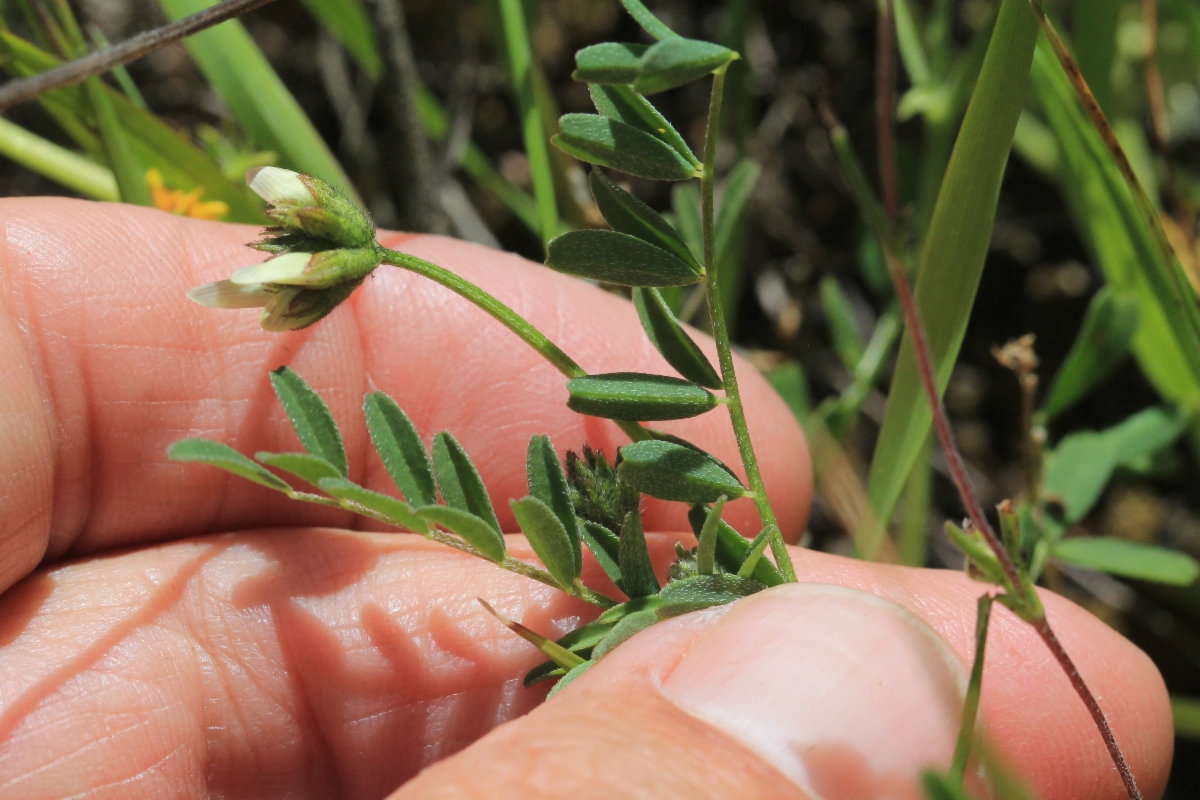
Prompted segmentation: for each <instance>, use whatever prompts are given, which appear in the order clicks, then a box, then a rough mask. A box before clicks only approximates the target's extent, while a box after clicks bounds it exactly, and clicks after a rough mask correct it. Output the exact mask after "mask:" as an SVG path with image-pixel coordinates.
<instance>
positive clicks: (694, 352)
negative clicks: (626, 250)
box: [633, 245, 725, 389]
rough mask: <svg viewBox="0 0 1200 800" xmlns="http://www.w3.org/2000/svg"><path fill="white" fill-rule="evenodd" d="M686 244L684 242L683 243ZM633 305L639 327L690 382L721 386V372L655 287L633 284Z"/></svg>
mask: <svg viewBox="0 0 1200 800" xmlns="http://www.w3.org/2000/svg"><path fill="white" fill-rule="evenodd" d="M685 247H686V245H685ZM633 305H634V308H636V309H637V312H638V319H639V320H641V323H642V330H644V331H645V332H646V337H647V338H648V339H649V340H650V342H651V344H653V345H654V349H656V350H658V352H659V353H661V354H662V357H663V358H665V359H666V360H667V363H668V364H670V365H671V366H672V367H674V368H675V370H676V371H677V372H678V373H679V374H680V375H682V376H683V377H685V378H687V379H688V380H689V381H691V382H692V383H697V384H699V385H701V386H705V387H707V388H709V389H723V388H725V384H724V382H723V381H722V380H721V376H720V375H718V374H717V371H716V370H715V369H713V365H712V364H711V363H710V362H709V360H708V358H707V357H705V355H704V353H702V352H700V348H699V347H697V346H696V343H695V342H694V341H692V337H690V336H688V334H687V331H685V330H684V329H683V326H682V325H680V324H679V320H677V319H675V315H674V314H672V313H671V309H670V307H669V306H668V305H667V301H666V300H664V299H663V296H662V295H661V294H660V293H659V291H658V290H657V289H650V288H642V287H637V288H635V289H634V290H633Z"/></svg>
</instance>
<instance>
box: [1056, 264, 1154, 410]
mask: <svg viewBox="0 0 1200 800" xmlns="http://www.w3.org/2000/svg"><path fill="white" fill-rule="evenodd" d="M1138 316H1139V315H1138V304H1137V300H1136V299H1134V297H1133V296H1131V295H1127V294H1122V293H1120V292H1117V291H1114V290H1113V289H1112V288H1111V287H1108V286H1105V287H1104V288H1102V289H1101V290H1100V291H1099V292H1097V293H1096V296H1095V297H1093V298H1092V302H1091V303H1090V304H1089V305H1088V310H1087V314H1086V315H1085V316H1084V318H1083V325H1082V326H1081V327H1080V329H1079V335H1078V336H1077V337H1075V343H1074V344H1072V345H1071V351H1070V352H1069V353H1067V357H1066V359H1065V360H1064V361H1063V364H1062V366H1061V367H1060V368H1059V370H1058V374H1057V375H1055V376H1054V383H1053V384H1051V385H1050V391H1049V392H1048V393H1047V396H1046V402H1045V404H1044V405H1043V407H1042V413H1043V414H1045V415H1046V418H1047V419H1053V418H1054V417H1056V416H1058V415H1059V414H1061V413H1062V412H1063V411H1066V410H1067V409H1068V408H1070V407H1071V406H1073V405H1075V403H1077V402H1078V401H1079V400H1080V399H1081V398H1082V397H1083V396H1084V395H1086V394H1087V393H1088V392H1090V391H1091V390H1092V389H1093V388H1095V387H1096V385H1097V384H1098V383H1100V381H1102V380H1104V379H1105V378H1106V377H1108V375H1109V373H1110V372H1112V370H1113V368H1114V367H1116V365H1117V363H1118V362H1120V360H1121V359H1122V358H1124V357H1125V354H1126V353H1127V352H1129V344H1130V342H1131V341H1132V340H1133V335H1134V333H1135V332H1136V331H1137V326H1138Z"/></svg>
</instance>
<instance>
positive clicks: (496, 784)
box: [394, 584, 1170, 800]
mask: <svg viewBox="0 0 1200 800" xmlns="http://www.w3.org/2000/svg"><path fill="white" fill-rule="evenodd" d="M879 588H882V587H876V590H878V589H879ZM941 588H942V589H943V590H949V591H941V592H939V591H938V590H937V589H935V590H934V592H933V593H934V594H935V595H936V594H939V593H940V594H943V595H954V594H955V593H956V590H955V589H954V588H953V587H952V586H944V587H941ZM926 599H928V598H926ZM1068 605H1069V604H1066V603H1061V604H1060V603H1054V604H1052V607H1054V608H1055V609H1056V610H1061V609H1060V606H1061V607H1065V606H1068ZM928 607H932V608H934V609H937V604H936V603H934V604H933V605H932V606H927V608H928ZM1070 608H1071V609H1073V611H1068V612H1067V613H1066V614H1065V615H1062V614H1060V615H1059V616H1065V617H1066V618H1068V619H1069V620H1072V621H1073V620H1074V616H1073V615H1074V614H1076V613H1077V614H1078V615H1079V616H1080V617H1081V618H1083V617H1085V616H1086V615H1085V614H1084V612H1082V611H1081V610H1080V609H1077V608H1075V607H1074V606H1070ZM933 613H934V614H940V615H942V616H943V618H944V617H945V616H946V614H947V612H946V610H945V607H944V606H943V607H942V609H941V610H934V611H933ZM1006 614H1007V612H999V611H998V612H997V616H998V617H1000V616H1002V615H1006ZM962 616H963V615H960V619H959V622H960V623H961V622H964V621H966V620H965V619H962V618H961V617H962ZM994 625H995V628H994V629H993V646H995V645H999V646H997V647H996V649H995V650H994V651H991V652H993V653H995V654H997V655H998V656H999V657H998V658H997V659H994V660H993V661H992V662H990V663H989V670H988V673H993V672H995V671H996V670H997V669H1000V670H1004V669H1012V668H1014V667H1016V666H1017V664H1018V660H1017V659H1016V658H1012V657H1011V655H1010V653H1011V650H1012V648H1011V646H1009V645H1010V643H1011V642H1012V641H1018V642H1019V641H1020V638H1021V636H1022V635H1024V634H1023V633H1022V632H1021V631H1022V627H1023V626H1022V625H1021V623H1019V622H1017V621H1016V620H1015V619H1013V618H1011V617H1009V618H1007V619H1002V618H998V619H995V620H994ZM651 631H652V632H651V633H643V634H641V635H639V636H637V637H635V638H634V639H633V640H631V641H630V642H629V643H627V644H626V645H623V646H622V647H621V648H619V649H617V650H616V651H615V652H614V653H613V654H612V655H611V656H609V657H607V658H605V659H604V660H603V661H601V662H600V663H599V664H598V665H597V666H596V667H595V668H594V669H591V670H589V671H588V672H587V673H586V674H585V675H583V676H581V677H580V678H579V679H578V681H576V682H575V683H574V684H573V685H572V686H570V687H568V688H566V689H565V690H564V691H563V693H562V694H561V695H559V696H557V697H555V698H553V699H551V700H550V701H549V702H547V703H546V704H545V705H543V706H542V707H540V708H539V709H537V710H536V711H534V712H533V713H531V714H530V715H528V716H527V717H524V718H522V719H520V720H517V721H514V722H512V723H509V724H507V725H504V726H502V727H500V728H498V729H496V730H495V731H493V732H492V733H491V734H489V735H488V736H485V737H484V738H483V739H481V740H480V741H479V742H477V743H476V744H475V745H473V746H472V747H470V748H468V749H466V750H464V751H463V752H461V753H459V754H458V755H457V756H455V757H453V758H450V759H447V760H446V761H443V762H441V763H439V764H437V765H435V766H434V767H432V768H430V769H428V770H427V771H425V772H424V773H422V774H421V775H420V776H418V777H417V778H416V779H415V780H414V781H412V782H411V783H409V784H408V785H407V786H405V787H404V788H403V789H402V790H401V791H400V792H398V793H397V794H396V795H394V797H396V798H405V799H408V798H435V797H436V798H462V797H480V798H483V797H488V798H507V797H512V798H517V797H520V798H533V797H573V798H611V797H622V798H642V797H645V798H655V799H656V800H663V799H664V798H714V800H715V799H716V798H729V797H738V798H758V797H762V798H767V797H770V798H791V797H796V798H801V797H816V798H827V799H828V800H848V799H849V798H880V800H884V799H885V798H886V799H887V800H892V799H893V798H894V799H895V800H899V799H900V798H919V797H921V796H922V794H921V791H920V788H919V775H920V772H921V771H922V769H924V768H930V767H932V768H937V769H941V770H945V769H946V768H947V767H948V766H949V764H950V760H951V756H952V754H953V750H954V745H955V739H956V736H957V732H958V725H959V717H960V714H961V710H962V695H963V691H964V689H965V684H966V668H965V666H966V663H967V662H966V659H965V656H966V655H968V654H965V653H959V652H956V651H955V649H954V647H953V646H952V645H951V644H950V643H949V641H948V640H947V638H943V636H942V635H941V634H939V633H938V632H936V631H935V630H934V629H933V627H931V626H930V625H929V624H927V623H926V622H925V621H923V620H922V619H919V618H918V617H917V616H915V615H914V614H913V613H911V612H909V611H907V610H905V609H903V608H901V607H900V606H898V605H896V604H895V603H893V602H891V601H890V600H886V599H884V598H883V597H880V596H878V594H869V593H867V592H863V591H860V590H858V589H851V588H846V587H842V586H834V585H830V584H799V585H791V586H786V587H779V588H777V589H773V590H771V591H769V592H764V593H762V594H758V595H754V596H753V597H750V598H748V599H746V600H744V601H742V602H740V603H738V604H736V605H735V606H733V607H724V608H720V609H712V610H710V611H708V612H701V613H697V614H691V615H688V616H685V617H680V618H677V619H674V620H671V621H668V622H666V623H663V624H661V625H658V626H655V627H654V628H652V629H651ZM1084 633H1085V635H1086V636H1088V637H1089V639H1090V640H1091V644H1092V646H1091V647H1085V648H1081V649H1082V650H1083V651H1084V652H1085V653H1086V654H1087V658H1086V660H1087V661H1091V660H1092V659H1094V658H1095V657H1096V656H1097V655H1100V654H1104V655H1103V657H1105V658H1107V659H1109V661H1108V664H1107V667H1108V668H1107V669H1099V670H1097V669H1091V670H1085V667H1086V666H1087V665H1086V664H1081V671H1085V675H1086V674H1087V673H1088V672H1090V673H1091V677H1089V680H1090V682H1091V683H1092V687H1093V689H1094V690H1096V691H1097V693H1098V694H1099V695H1100V696H1101V697H1102V698H1103V697H1106V696H1107V697H1110V698H1111V697H1113V696H1114V695H1117V696H1123V697H1124V698H1125V701H1127V702H1122V703H1121V705H1120V706H1119V707H1118V708H1116V709H1115V710H1114V711H1113V712H1110V713H1111V716H1112V717H1113V722H1114V727H1115V728H1116V730H1117V733H1118V736H1119V737H1121V736H1122V735H1124V738H1123V741H1124V742H1125V743H1126V744H1127V745H1130V746H1129V747H1127V750H1126V755H1127V757H1128V758H1129V759H1130V761H1131V763H1132V765H1133V768H1134V770H1135V773H1136V774H1137V776H1138V778H1139V780H1141V781H1142V783H1143V787H1144V790H1145V791H1146V796H1147V797H1153V796H1157V794H1158V793H1160V792H1161V790H1162V785H1163V782H1164V781H1165V775H1166V768H1167V766H1168V765H1169V763H1170V745H1169V742H1170V738H1169V737H1170V729H1169V724H1168V725H1167V726H1164V725H1163V715H1162V714H1161V713H1159V714H1158V715H1157V716H1156V717H1154V718H1153V720H1150V718H1149V717H1144V718H1141V719H1140V720H1139V719H1136V718H1134V719H1131V718H1130V716H1129V715H1128V714H1123V713H1122V711H1123V710H1124V709H1125V708H1126V707H1128V706H1129V704H1130V703H1134V704H1136V706H1133V707H1137V708H1142V709H1146V708H1155V707H1158V706H1162V705H1163V703H1164V701H1165V693H1164V692H1163V691H1162V687H1161V681H1157V680H1156V673H1154V672H1153V667H1152V666H1150V667H1149V670H1150V674H1147V673H1146V665H1145V664H1143V663H1142V661H1141V660H1139V657H1140V658H1141V659H1144V656H1140V653H1138V651H1136V649H1135V648H1133V647H1132V645H1129V643H1128V642H1125V641H1124V640H1123V639H1121V638H1120V637H1119V636H1117V635H1115V634H1112V633H1111V632H1110V631H1108V630H1107V629H1105V628H1103V626H1101V625H1099V624H1097V625H1096V626H1094V627H1090V628H1088V629H1087V630H1085V632H1084ZM954 638H955V637H953V636H951V637H950V639H951V640H953V639H954ZM1024 656H1025V657H1024V659H1023V661H1024V662H1025V663H1022V664H1021V665H1020V666H1021V669H1023V670H1024V672H1025V675H1024V678H1025V681H1028V683H1025V681H1023V683H1025V686H1024V691H1023V692H1018V691H1015V687H1014V686H1013V685H1012V684H1011V683H1010V682H1009V681H1006V680H995V681H993V683H994V684H995V685H994V686H993V687H992V688H993V691H992V692H991V693H990V696H989V693H988V691H987V690H988V678H989V677H991V675H990V674H988V675H985V679H984V688H985V701H984V715H985V719H986V718H987V717H988V710H989V708H990V709H992V710H994V711H995V712H996V713H995V714H993V715H991V716H992V717H994V719H993V720H991V721H993V722H998V723H999V724H993V725H992V726H991V727H990V729H989V734H990V739H991V741H992V743H993V744H995V746H996V750H998V751H999V752H1000V753H1001V754H1002V755H1008V756H1009V758H1007V759H1006V760H1007V761H1008V762H1009V764H1010V766H1012V767H1013V769H1014V771H1015V772H1016V773H1017V774H1019V775H1021V776H1022V777H1024V778H1025V779H1026V780H1027V781H1028V782H1030V783H1031V784H1032V786H1031V787H1030V788H1032V789H1033V790H1034V792H1035V795H1036V796H1038V797H1043V798H1047V800H1049V798H1067V797H1080V798H1083V797H1088V798H1110V797H1111V798H1117V797H1121V796H1123V791H1122V787H1121V784H1120V781H1119V779H1118V778H1117V777H1116V774H1115V772H1113V771H1112V770H1111V765H1106V763H1105V759H1106V754H1105V753H1104V749H1103V746H1102V745H1101V744H1100V742H1099V737H1098V736H1097V734H1096V731H1095V729H1094V728H1093V727H1090V726H1087V725H1086V724H1085V725H1080V724H1078V721H1077V720H1075V718H1074V717H1070V720H1071V724H1070V725H1067V726H1063V725H1057V724H1054V721H1050V723H1049V724H1047V720H1045V719H1044V716H1045V711H1046V709H1047V708H1049V709H1052V710H1053V709H1056V708H1057V707H1058V705H1059V704H1069V701H1070V700H1071V699H1072V698H1071V697H1070V687H1069V685H1068V684H1066V682H1065V680H1063V681H1061V685H1060V681H1058V680H1057V679H1056V676H1055V675H1054V674H1053V670H1054V669H1056V667H1055V666H1054V665H1053V664H1052V663H1050V662H1049V661H1048V660H1047V659H1044V658H1042V657H1041V656H1042V653H1041V652H1039V651H1037V650H1032V649H1030V650H1029V651H1027V652H1025V653H1024ZM1114 660H1115V661H1114ZM1147 663H1148V662H1147ZM1093 666H1094V664H1093ZM1057 677H1059V678H1060V677H1061V675H1059V676H1057ZM1148 678H1153V679H1149V680H1148ZM1010 693H1011V694H1012V695H1013V696H1004V695H1006V694H1010ZM1043 695H1045V697H1043ZM1051 695H1053V696H1051ZM1159 695H1164V697H1159ZM1074 702H1075V703H1076V704H1078V702H1079V701H1078V700H1077V699H1075V700H1074ZM1102 702H1104V700H1102ZM1110 702H1111V701H1110ZM1014 707H1016V710H1015V711H1014ZM1080 710H1082V707H1080ZM1084 715H1085V717H1086V712H1084ZM1167 720H1168V721H1169V717H1168V718H1167ZM1164 728H1165V737H1166V742H1167V744H1166V746H1165V747H1164V746H1163V745H1162V742H1163V738H1164V736H1163V734H1164ZM1007 740H1012V741H1013V742H1017V743H1018V744H1017V745H1016V746H1015V747H1012V748H1006V746H1005V745H1006V743H1007ZM1096 748H1098V749H1099V754H1098V755H1099V756H1100V757H1099V758H1095V757H1093V756H1096V755H1097V753H1095V752H1094V750H1095V749H1096Z"/></svg>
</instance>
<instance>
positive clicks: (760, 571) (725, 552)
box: [688, 505, 784, 586]
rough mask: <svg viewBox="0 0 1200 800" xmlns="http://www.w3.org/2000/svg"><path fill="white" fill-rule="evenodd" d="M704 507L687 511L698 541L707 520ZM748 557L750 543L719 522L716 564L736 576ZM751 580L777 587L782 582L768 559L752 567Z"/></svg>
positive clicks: (725, 524)
mask: <svg viewBox="0 0 1200 800" xmlns="http://www.w3.org/2000/svg"><path fill="white" fill-rule="evenodd" d="M707 512H708V509H707V507H706V506H702V505H694V506H692V507H691V508H690V509H688V522H689V523H690V524H691V526H692V532H693V533H695V534H696V538H697V539H699V538H700V537H701V536H702V535H703V534H704V523H705V521H706V520H707V518H708V517H707ZM749 555H750V541H749V540H748V539H746V537H744V536H742V535H741V534H740V533H738V532H737V531H736V530H735V529H734V527H733V526H732V525H730V524H729V523H728V522H726V521H725V520H721V522H720V524H719V525H718V526H717V548H716V553H715V554H714V560H715V561H716V564H717V565H718V566H719V567H720V568H721V569H722V570H724V571H725V572H728V573H733V574H737V571H738V570H739V569H740V568H741V567H742V565H743V564H745V563H746V558H747V557H748V556H749ZM750 577H751V578H753V579H754V580H756V581H758V582H759V583H761V584H765V585H766V586H779V585H780V584H782V583H783V582H784V580H783V576H782V575H781V574H779V568H778V567H776V566H775V565H774V564H772V563H771V561H770V560H769V559H766V558H760V559H759V560H758V564H756V565H755V567H754V572H753V573H752V574H751V575H750Z"/></svg>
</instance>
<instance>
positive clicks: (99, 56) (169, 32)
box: [0, 0, 271, 111]
mask: <svg viewBox="0 0 1200 800" xmlns="http://www.w3.org/2000/svg"><path fill="white" fill-rule="evenodd" d="M270 2H271V0H225V2H223V3H218V4H217V5H215V6H213V7H212V8H206V9H204V10H203V11H200V12H198V13H196V14H192V15H191V16H190V17H184V18H183V19H181V20H178V21H177V22H172V23H170V24H168V25H163V26H162V27H160V28H155V29H154V30H150V31H146V32H145V33H139V34H138V35H137V36H133V37H131V38H129V39H126V40H125V41H123V42H121V43H120V44H118V45H114V46H112V47H108V48H105V49H104V50H97V51H96V52H94V53H92V54H90V55H86V56H83V57H82V58H77V59H75V60H74V61H68V62H67V63H66V64H63V65H62V66H59V67H55V68H54V69H51V70H47V71H45V72H42V73H39V74H37V75H34V76H32V77H29V78H24V79H22V80H16V81H9V82H8V83H6V84H4V86H2V87H0V111H4V110H6V109H8V108H11V107H12V106H15V105H17V104H18V103H24V102H26V101H27V100H32V99H34V98H35V97H38V96H39V95H41V94H44V93H46V92H48V91H50V90H52V89H61V88H62V87H64V86H73V85H74V84H77V83H80V82H81V81H83V80H86V79H87V78H90V77H92V76H93V75H100V74H101V73H104V72H108V71H109V70H111V69H112V68H113V67H117V66H120V65H122V64H128V63H129V62H130V61H136V60H137V59H139V58H141V57H142V56H144V55H148V54H150V53H153V52H154V51H156V50H161V49H162V48H164V47H166V46H167V45H169V44H174V43H175V42H178V41H179V40H180V39H184V38H186V37H188V36H191V35H192V34H195V33H199V32H200V31H202V30H205V29H207V28H211V27H212V26H214V25H219V24H220V23H222V22H225V21H226V20H229V19H233V18H234V17H240V16H241V15H242V14H245V13H247V12H249V11H253V10H254V9H256V8H258V7H260V6H264V5H266V4H267V3H270Z"/></svg>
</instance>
